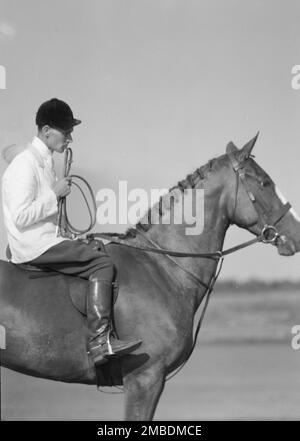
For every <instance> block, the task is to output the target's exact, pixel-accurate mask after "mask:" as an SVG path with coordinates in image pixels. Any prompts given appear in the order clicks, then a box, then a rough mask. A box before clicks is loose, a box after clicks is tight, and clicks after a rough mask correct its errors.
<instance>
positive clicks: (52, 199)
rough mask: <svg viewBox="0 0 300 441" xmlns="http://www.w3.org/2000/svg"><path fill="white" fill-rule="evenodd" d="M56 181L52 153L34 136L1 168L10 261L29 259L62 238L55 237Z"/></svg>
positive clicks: (26, 260)
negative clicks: (53, 188) (54, 184)
mask: <svg viewBox="0 0 300 441" xmlns="http://www.w3.org/2000/svg"><path fill="white" fill-rule="evenodd" d="M56 180H57V177H56V174H55V171H54V167H53V156H52V153H51V151H50V150H49V149H48V147H47V146H46V145H45V144H44V143H43V142H42V141H41V140H40V139H39V138H37V137H35V138H34V139H33V141H32V143H31V144H29V145H28V147H27V148H26V149H25V150H23V151H22V152H21V153H19V154H18V155H17V156H16V157H15V158H14V159H13V160H12V162H11V163H10V164H9V166H8V167H7V169H6V170H5V172H4V175H3V177H2V204H3V213H4V224H5V227H6V230H7V238H8V243H9V247H10V251H11V253H12V258H11V261H12V262H13V263H22V262H28V261H30V260H33V259H35V258H37V257H38V256H40V255H41V254H43V253H44V252H45V251H47V250H48V249H49V248H51V247H52V246H54V245H56V244H58V243H60V242H62V241H63V240H66V239H65V238H63V237H56V226H57V216H58V204H57V197H56V194H55V193H54V191H53V190H52V185H53V183H54V182H55V181H56Z"/></svg>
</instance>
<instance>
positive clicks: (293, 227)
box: [226, 134, 300, 256]
mask: <svg viewBox="0 0 300 441" xmlns="http://www.w3.org/2000/svg"><path fill="white" fill-rule="evenodd" d="M257 138H258V134H257V135H256V136H255V137H254V138H253V139H251V140H250V141H249V142H248V143H246V144H245V145H244V147H242V148H241V149H238V148H237V147H236V146H235V145H234V143H233V142H230V143H229V144H228V145H227V148H226V155H227V158H228V166H229V168H230V173H227V176H228V177H227V185H226V187H227V190H228V191H227V206H228V217H229V220H230V222H231V223H233V224H236V225H237V226H239V227H241V228H245V229H247V230H248V231H250V232H252V233H253V234H255V235H256V236H259V235H262V236H263V241H264V242H266V243H272V244H273V245H275V246H276V247H277V249H278V252H279V254H281V255H286V256H290V255H293V254H295V253H296V252H298V251H300V219H299V217H298V216H297V214H296V212H295V211H294V210H293V209H292V208H291V205H290V204H289V203H287V202H286V200H284V198H283V196H282V195H281V194H280V192H279V190H278V188H277V187H276V185H275V183H274V181H273V180H272V179H271V177H270V176H269V175H268V174H267V173H266V172H265V171H264V170H263V169H262V168H261V167H260V166H259V165H258V164H257V162H256V161H255V160H254V159H253V158H254V156H253V155H252V150H253V148H254V145H255V143H256V140H257Z"/></svg>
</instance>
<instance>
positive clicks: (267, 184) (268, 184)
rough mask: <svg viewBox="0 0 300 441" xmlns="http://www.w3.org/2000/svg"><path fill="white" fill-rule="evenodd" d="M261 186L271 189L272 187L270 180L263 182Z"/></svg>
mask: <svg viewBox="0 0 300 441" xmlns="http://www.w3.org/2000/svg"><path fill="white" fill-rule="evenodd" d="M260 184H261V186H262V187H269V186H270V185H271V181H269V180H265V181H261V183H260Z"/></svg>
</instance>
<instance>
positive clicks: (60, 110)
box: [35, 98, 81, 131]
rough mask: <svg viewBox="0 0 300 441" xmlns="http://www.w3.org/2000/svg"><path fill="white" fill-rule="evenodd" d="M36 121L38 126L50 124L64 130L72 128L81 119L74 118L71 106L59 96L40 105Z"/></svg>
mask: <svg viewBox="0 0 300 441" xmlns="http://www.w3.org/2000/svg"><path fill="white" fill-rule="evenodd" d="M35 122H36V125H37V126H38V127H43V126H45V125H49V126H50V127H53V128H56V129H59V130H64V131H68V130H71V129H72V128H73V127H74V126H77V125H78V124H80V123H81V121H80V119H76V118H74V116H73V112H72V110H71V108H70V106H69V105H68V104H67V103H65V102H64V101H61V100H59V99H57V98H52V99H51V100H49V101H45V102H44V103H43V104H41V105H40V107H39V109H38V111H37V114H36V118H35Z"/></svg>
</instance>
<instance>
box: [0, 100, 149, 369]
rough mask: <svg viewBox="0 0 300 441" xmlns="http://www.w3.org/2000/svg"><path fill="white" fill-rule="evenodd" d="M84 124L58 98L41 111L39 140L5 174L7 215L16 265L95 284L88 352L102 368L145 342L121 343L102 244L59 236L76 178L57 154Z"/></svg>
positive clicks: (110, 271) (89, 306)
mask: <svg viewBox="0 0 300 441" xmlns="http://www.w3.org/2000/svg"><path fill="white" fill-rule="evenodd" d="M80 123H81V121H80V120H78V119H75V118H74V116H73V112H72V110H71V108H70V107H69V105H68V104H66V103H65V102H63V101H61V100H58V99H56V98H53V99H51V100H49V101H46V102H44V103H43V104H42V105H41V106H40V107H39V109H38V111H37V114H36V125H37V130H38V131H37V136H35V137H34V138H33V141H32V142H31V143H30V144H29V145H28V147H27V148H26V149H25V150H23V151H22V152H21V153H19V154H18V155H17V156H15V158H14V159H13V160H12V162H11V163H10V164H9V166H8V167H7V169H6V171H5V173H4V175H3V178H2V196H3V212H4V222H5V227H6V230H7V236H8V243H9V248H10V252H11V259H10V260H11V262H12V263H15V264H19V263H29V264H32V265H35V266H38V267H42V268H47V269H48V270H49V269H50V270H53V271H58V272H60V273H62V274H65V275H72V276H74V275H76V276H79V277H81V278H84V279H89V290H88V296H87V321H88V327H89V331H90V335H89V342H88V351H89V353H90V355H91V357H92V359H93V361H94V363H95V365H96V366H97V365H101V364H103V363H105V362H106V361H107V360H108V359H109V357H110V356H111V355H115V356H123V355H126V354H128V353H130V352H132V351H133V350H134V349H136V348H137V347H138V346H139V345H140V344H141V341H140V340H135V341H121V340H119V339H117V338H116V336H115V335H114V333H113V332H112V324H111V307H112V306H111V305H112V280H113V277H114V266H113V263H112V261H111V259H110V257H109V256H108V254H106V252H105V251H104V249H103V247H101V244H99V243H97V242H96V243H95V241H94V242H90V243H85V242H83V241H80V240H72V239H70V238H66V237H61V236H57V214H58V201H59V200H60V198H62V197H66V196H68V195H69V194H70V192H71V188H70V186H71V182H70V180H71V178H68V177H65V178H63V179H60V180H58V178H57V176H56V174H55V170H54V165H53V153H54V152H58V153H63V152H64V151H65V149H66V148H67V147H68V144H69V143H70V142H72V132H73V128H74V126H77V125H78V124H80Z"/></svg>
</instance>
